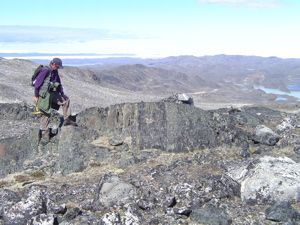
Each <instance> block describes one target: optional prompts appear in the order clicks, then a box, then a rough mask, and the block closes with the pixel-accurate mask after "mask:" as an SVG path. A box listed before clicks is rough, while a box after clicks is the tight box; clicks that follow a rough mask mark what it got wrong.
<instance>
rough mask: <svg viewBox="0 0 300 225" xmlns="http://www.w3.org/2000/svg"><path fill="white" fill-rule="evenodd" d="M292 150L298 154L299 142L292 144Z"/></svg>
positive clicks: (299, 151)
mask: <svg viewBox="0 0 300 225" xmlns="http://www.w3.org/2000/svg"><path fill="white" fill-rule="evenodd" d="M294 152H295V153H296V154H298V155H300V143H295V144H294Z"/></svg>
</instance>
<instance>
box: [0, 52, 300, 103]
mask: <svg viewBox="0 0 300 225" xmlns="http://www.w3.org/2000/svg"><path fill="white" fill-rule="evenodd" d="M53 57H54V56H53ZM50 58H51V57H50ZM91 62H93V63H91ZM37 63H42V64H48V63H49V59H47V60H44V59H33V60H32V61H30V60H24V59H12V60H8V59H5V58H0V87H1V90H0V97H1V98H0V101H2V102H7V101H9V102H12V101H19V100H25V101H31V95H32V90H31V88H30V87H29V86H28V83H29V77H31V74H32V73H33V70H34V68H35V67H36V66H37ZM63 63H64V65H68V64H69V65H70V64H71V65H72V64H76V65H77V66H76V67H75V66H66V67H65V69H64V70H62V71H61V72H60V73H61V74H62V78H63V79H62V80H63V83H64V86H65V87H66V90H67V92H68V93H70V95H71V96H72V97H73V98H75V99H76V101H75V102H77V103H76V104H77V105H76V106H77V107H78V109H82V108H85V107H90V106H93V105H101V106H107V105H110V104H114V103H120V102H125V101H126V102H133V101H140V100H143V101H151V100H155V99H161V98H163V97H166V96H169V95H171V94H174V93H182V92H185V93H188V94H190V95H192V96H193V97H194V100H195V105H198V106H200V107H204V106H203V104H205V103H207V104H211V103H212V104H219V103H220V104H223V103H226V104H229V103H230V104H231V103H234V104H235V103H238V104H240V103H241V104H265V103H273V102H274V101H275V100H276V99H277V97H282V94H281V95H280V96H279V95H274V94H267V93H265V92H263V91H261V90H256V89H255V88H254V86H264V87H268V88H276V89H280V90H282V91H286V93H287V92H288V91H289V89H290V90H293V91H298V88H299V87H300V59H280V58H276V57H268V58H264V57H256V56H235V55H216V56H203V57H195V56H177V57H167V58H161V59H141V58H131V57H110V58H94V59H84V58H81V59H80V58H79V59H70V58H69V59H63ZM94 63H95V64H94ZM87 64H94V65H87ZM299 91H300V88H299ZM281 99H286V102H297V99H296V98H293V97H291V96H283V98H281Z"/></svg>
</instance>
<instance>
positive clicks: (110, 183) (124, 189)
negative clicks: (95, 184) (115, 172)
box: [99, 176, 136, 207]
mask: <svg viewBox="0 0 300 225" xmlns="http://www.w3.org/2000/svg"><path fill="white" fill-rule="evenodd" d="M135 194H136V190H135V187H134V186H133V185H131V184H128V183H126V182H124V181H121V180H120V179H119V178H118V177H117V176H111V177H109V178H107V179H106V180H105V181H104V182H103V184H102V187H101V189H100V196H99V200H100V202H101V203H102V204H103V205H104V206H105V207H111V206H114V205H122V204H123V205H124V204H126V203H130V202H131V201H132V200H133V197H134V195H135Z"/></svg>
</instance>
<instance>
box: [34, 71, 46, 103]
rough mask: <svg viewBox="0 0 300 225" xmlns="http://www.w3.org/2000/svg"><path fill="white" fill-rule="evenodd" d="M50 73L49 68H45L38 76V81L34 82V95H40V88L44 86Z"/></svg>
mask: <svg viewBox="0 0 300 225" xmlns="http://www.w3.org/2000/svg"><path fill="white" fill-rule="evenodd" d="M48 73H49V70H48V69H43V70H42V71H41V72H40V73H39V74H38V76H37V78H36V81H35V83H34V96H35V97H37V98H38V97H39V91H40V88H41V87H42V85H43V83H44V80H45V78H46V76H47V74H48Z"/></svg>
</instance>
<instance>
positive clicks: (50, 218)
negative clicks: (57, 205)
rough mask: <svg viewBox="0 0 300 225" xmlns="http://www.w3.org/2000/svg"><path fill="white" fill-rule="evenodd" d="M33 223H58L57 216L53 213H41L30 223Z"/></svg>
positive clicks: (50, 224) (53, 224) (40, 224)
mask: <svg viewBox="0 0 300 225" xmlns="http://www.w3.org/2000/svg"><path fill="white" fill-rule="evenodd" d="M29 224H31V225H55V224H58V221H57V218H56V216H55V215H53V214H39V215H37V216H34V217H33V218H32V219H31V220H30V223H29Z"/></svg>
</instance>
